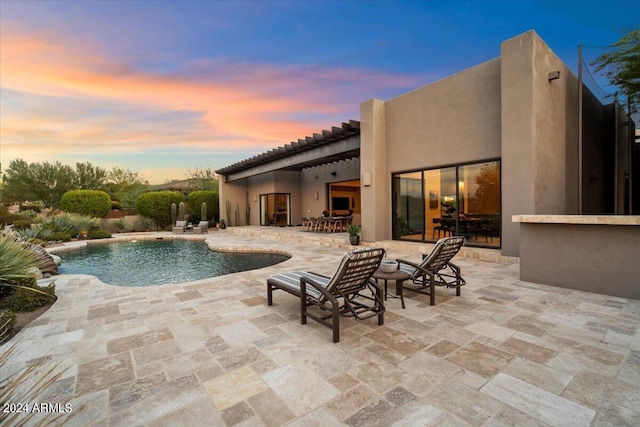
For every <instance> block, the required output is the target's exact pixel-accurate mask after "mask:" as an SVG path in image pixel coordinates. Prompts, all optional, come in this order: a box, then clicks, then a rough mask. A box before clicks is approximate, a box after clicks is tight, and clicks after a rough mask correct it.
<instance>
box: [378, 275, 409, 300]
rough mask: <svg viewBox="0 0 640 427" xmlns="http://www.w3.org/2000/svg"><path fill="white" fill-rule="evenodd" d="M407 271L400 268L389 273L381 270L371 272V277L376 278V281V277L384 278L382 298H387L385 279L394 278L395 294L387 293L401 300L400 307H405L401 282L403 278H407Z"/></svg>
mask: <svg viewBox="0 0 640 427" xmlns="http://www.w3.org/2000/svg"><path fill="white" fill-rule="evenodd" d="M409 277H410V276H409V273H407V272H404V271H402V270H394V271H392V272H391V273H385V272H384V271H382V270H376V272H375V273H373V278H374V279H376V281H378V279H380V280H384V299H387V295H388V292H387V280H395V281H396V294H395V295H389V296H390V297H391V298H400V301H401V302H402V308H405V306H404V295H403V293H402V282H404V281H405V280H409Z"/></svg>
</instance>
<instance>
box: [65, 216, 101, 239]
mask: <svg viewBox="0 0 640 427" xmlns="http://www.w3.org/2000/svg"><path fill="white" fill-rule="evenodd" d="M69 222H71V224H73V227H74V228H75V229H76V230H77V231H78V238H83V239H86V238H87V236H88V235H89V232H90V231H91V230H93V229H94V228H98V227H100V218H94V217H90V216H84V215H77V214H69Z"/></svg>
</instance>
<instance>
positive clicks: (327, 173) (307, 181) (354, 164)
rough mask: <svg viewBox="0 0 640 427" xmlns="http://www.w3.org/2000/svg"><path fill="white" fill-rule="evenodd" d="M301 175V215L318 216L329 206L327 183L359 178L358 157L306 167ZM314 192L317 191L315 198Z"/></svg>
mask: <svg viewBox="0 0 640 427" xmlns="http://www.w3.org/2000/svg"><path fill="white" fill-rule="evenodd" d="M332 172H335V173H336V176H333V175H331V173H332ZM301 176H302V186H301V194H300V203H301V215H302V216H312V217H316V216H320V215H321V214H322V210H323V209H328V207H329V195H328V193H327V184H330V183H334V182H342V181H350V180H354V179H360V159H348V160H343V161H340V162H334V163H329V164H326V165H321V166H314V167H311V168H306V169H304V170H303V171H302V175H301ZM316 193H318V199H317V200H316Z"/></svg>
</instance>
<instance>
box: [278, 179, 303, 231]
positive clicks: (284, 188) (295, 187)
mask: <svg viewBox="0 0 640 427" xmlns="http://www.w3.org/2000/svg"><path fill="white" fill-rule="evenodd" d="M274 183H275V190H276V191H275V192H276V193H289V194H290V196H289V201H290V204H291V225H296V224H300V223H301V221H300V219H301V217H302V204H301V203H300V195H301V189H302V173H301V172H298V171H278V172H275V177H274Z"/></svg>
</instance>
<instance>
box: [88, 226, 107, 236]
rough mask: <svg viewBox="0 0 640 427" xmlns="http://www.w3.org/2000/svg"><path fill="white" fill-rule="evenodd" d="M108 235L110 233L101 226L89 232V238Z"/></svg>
mask: <svg viewBox="0 0 640 427" xmlns="http://www.w3.org/2000/svg"><path fill="white" fill-rule="evenodd" d="M109 237H111V233H109V232H108V231H106V230H103V229H102V228H99V229H97V230H91V231H90V232H89V239H108V238H109Z"/></svg>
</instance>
